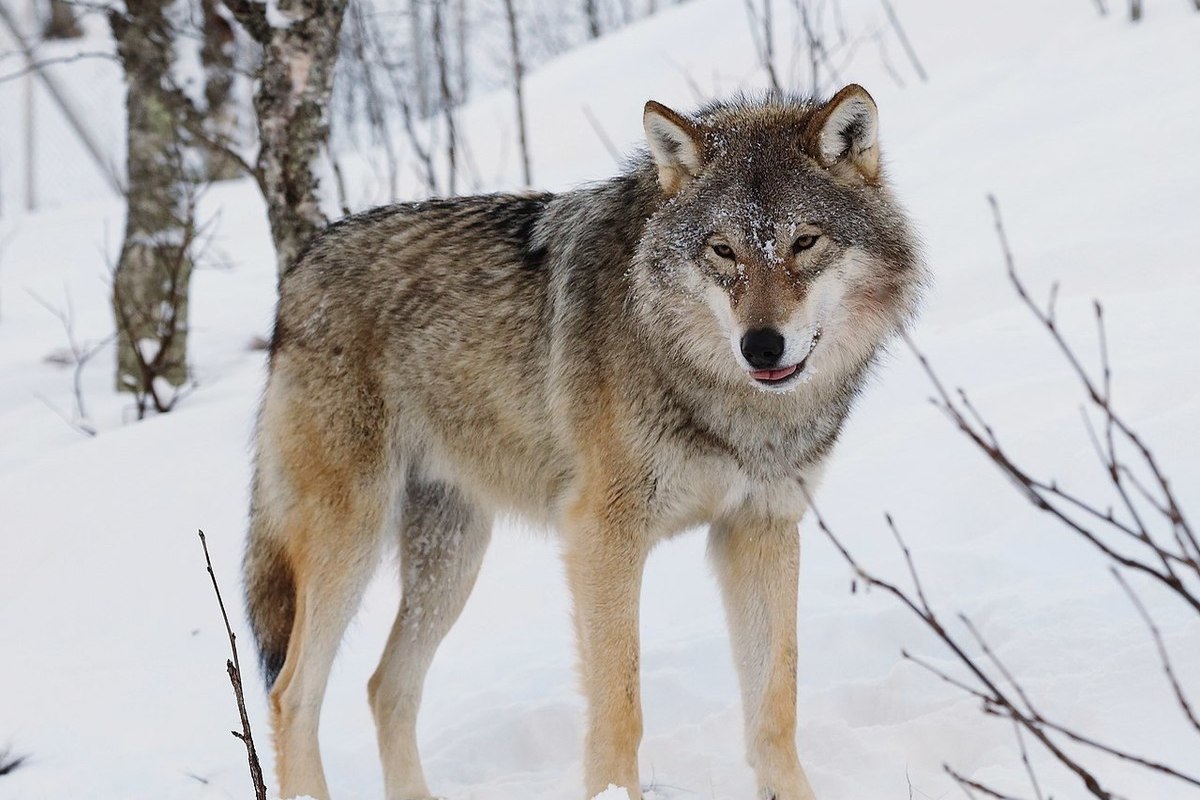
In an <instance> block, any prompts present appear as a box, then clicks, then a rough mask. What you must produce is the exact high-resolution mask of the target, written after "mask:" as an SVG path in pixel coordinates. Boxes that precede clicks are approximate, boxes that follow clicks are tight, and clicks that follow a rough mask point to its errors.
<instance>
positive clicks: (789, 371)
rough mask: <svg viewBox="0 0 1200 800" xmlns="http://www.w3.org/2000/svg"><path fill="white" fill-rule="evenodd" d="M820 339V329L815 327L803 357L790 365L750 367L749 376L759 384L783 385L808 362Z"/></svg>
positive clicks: (801, 370)
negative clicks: (769, 367)
mask: <svg viewBox="0 0 1200 800" xmlns="http://www.w3.org/2000/svg"><path fill="white" fill-rule="evenodd" d="M819 341H821V329H820V328H817V330H816V332H815V333H813V338H812V343H811V344H810V345H809V346H808V352H807V353H805V354H804V358H802V359H800V360H799V361H798V362H796V363H795V364H792V365H791V366H790V367H780V368H779V369H752V370H750V377H751V378H754V380H755V381H756V382H757V383H758V384H759V385H760V386H772V387H774V386H783V385H784V384H787V383H789V382H791V380H792V379H793V378H795V377H796V376H797V375H799V374H800V373H801V372H803V371H804V365H805V364H807V363H808V359H809V357H810V356H811V355H812V353H813V350H816V349H817V342H819Z"/></svg>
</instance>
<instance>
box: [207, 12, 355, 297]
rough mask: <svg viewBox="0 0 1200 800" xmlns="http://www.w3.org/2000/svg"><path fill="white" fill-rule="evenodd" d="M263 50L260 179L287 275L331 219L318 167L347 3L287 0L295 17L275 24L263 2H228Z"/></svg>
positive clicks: (258, 98)
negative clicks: (324, 203)
mask: <svg viewBox="0 0 1200 800" xmlns="http://www.w3.org/2000/svg"><path fill="white" fill-rule="evenodd" d="M225 5H226V7H227V8H229V10H230V11H232V12H233V14H234V16H235V17H236V18H237V20H238V22H240V23H241V24H242V26H243V27H245V28H246V30H247V31H248V32H249V33H250V35H251V36H252V37H253V38H254V39H255V40H256V41H258V42H259V43H260V44H262V46H263V60H262V64H261V66H260V67H259V75H258V77H259V85H258V89H257V91H256V92H255V94H254V110H255V112H256V114H257V117H258V134H259V151H258V164H257V172H258V175H257V177H258V181H259V186H260V187H261V189H262V192H263V196H264V197H265V198H266V201H267V217H268V219H269V220H270V223H271V236H272V238H273V239H274V240H275V258H276V264H277V266H278V269H279V273H280V274H281V275H282V274H283V273H284V272H285V271H286V270H287V269H288V268H289V267H290V266H291V265H292V263H293V262H295V260H296V258H297V257H298V256H299V255H300V252H301V250H302V249H303V248H304V245H305V244H307V243H308V240H309V239H311V238H312V236H313V235H314V234H315V233H317V231H319V230H320V229H321V228H323V227H325V225H326V223H327V222H328V219H327V218H326V216H325V213H324V212H323V211H322V210H321V203H320V198H319V196H318V189H319V183H320V181H319V179H318V177H317V172H318V167H319V165H320V162H321V158H322V156H323V155H324V154H325V152H326V150H327V148H328V145H329V113H328V112H329V98H330V94H331V93H332V91H333V77H334V66H335V64H336V63H337V55H338V43H339V41H340V38H339V37H340V34H341V28H342V19H343V17H344V16H345V13H346V0H280V3H279V8H278V10H279V13H280V14H282V15H283V16H285V17H286V18H287V19H288V20H289V24H287V25H285V26H280V27H275V26H274V25H272V24H271V22H270V21H269V20H268V19H267V11H266V6H265V5H263V4H261V3H258V2H256V0H225Z"/></svg>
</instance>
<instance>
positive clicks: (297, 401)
mask: <svg viewBox="0 0 1200 800" xmlns="http://www.w3.org/2000/svg"><path fill="white" fill-rule="evenodd" d="M272 381H273V382H272V384H271V385H270V386H269V387H268V392H267V400H266V403H265V405H264V409H263V416H262V422H261V425H260V432H259V442H260V447H259V458H258V463H257V470H256V478H255V487H254V502H253V504H252V513H251V517H252V521H251V533H250V545H249V550H248V555H247V593H248V596H249V600H250V606H251V616H252V619H254V620H255V628H256V633H257V634H258V640H259V645H260V648H262V650H261V653H262V658H263V661H264V665H265V666H266V668H267V677H268V680H270V679H271V678H272V677H273V678H274V680H273V683H272V685H271V692H270V704H271V725H272V729H273V731H274V734H275V752H276V765H275V766H276V774H277V776H278V778H279V796H280V797H283V798H290V797H296V796H303V795H308V796H311V797H315V798H318V800H324V799H325V798H328V797H329V790H328V787H327V786H326V783H325V775H324V772H323V770H322V768H321V754H320V746H319V743H318V737H317V727H318V722H319V720H320V716H321V703H322V701H323V700H324V697H325V688H326V684H327V683H328V680H329V672H330V668H331V666H332V664H333V659H334V656H335V655H336V654H337V649H338V645H339V644H340V643H341V639H342V634H343V633H344V632H345V629H346V626H347V624H348V623H349V621H350V619H351V617H352V616H353V615H354V612H355V610H356V609H357V607H358V604H359V600H360V599H361V597H362V593H363V589H364V588H365V586H366V584H367V582H368V581H369V580H370V578H371V574H372V572H373V571H374V569H375V568H376V566H377V565H378V562H379V559H380V555H381V551H382V533H383V528H384V525H385V523H386V521H387V518H388V516H389V514H390V512H391V509H392V508H393V507H394V498H395V496H396V481H395V477H394V474H393V470H391V469H390V468H388V467H387V461H386V458H385V455H386V449H385V447H384V443H383V439H382V436H381V434H379V433H378V431H376V430H374V429H367V428H365V427H363V426H358V427H352V426H349V425H347V424H346V416H347V413H346V412H343V413H334V414H331V413H329V411H328V409H327V408H325V409H322V408H319V407H313V405H312V404H310V403H309V402H307V399H308V398H309V397H311V396H312V395H311V394H309V395H304V394H303V393H300V392H297V391H285V390H284V389H281V388H280V386H281V385H282V386H284V387H286V386H287V384H286V381H285V380H284V379H282V378H278V377H276V376H273V378H272ZM364 431H365V434H364ZM276 669H278V674H277V675H272V673H273V672H274V671H275V670H276Z"/></svg>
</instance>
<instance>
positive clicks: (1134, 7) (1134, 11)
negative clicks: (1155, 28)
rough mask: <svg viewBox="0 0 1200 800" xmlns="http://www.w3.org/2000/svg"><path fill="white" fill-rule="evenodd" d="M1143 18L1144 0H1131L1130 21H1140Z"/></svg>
mask: <svg viewBox="0 0 1200 800" xmlns="http://www.w3.org/2000/svg"><path fill="white" fill-rule="evenodd" d="M1141 18H1142V0H1129V21H1130V22H1138V21H1140V20H1141Z"/></svg>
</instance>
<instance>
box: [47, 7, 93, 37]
mask: <svg viewBox="0 0 1200 800" xmlns="http://www.w3.org/2000/svg"><path fill="white" fill-rule="evenodd" d="M47 5H48V6H49V11H50V13H49V15H48V16H47V17H46V24H45V26H44V27H43V28H42V36H43V37H45V38H47V39H78V38H79V37H80V36H83V29H82V28H80V27H79V21H78V20H76V19H75V11H74V9H72V8H71V4H70V3H68V2H67V0H49V1H48V3H47Z"/></svg>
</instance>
